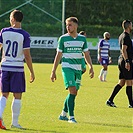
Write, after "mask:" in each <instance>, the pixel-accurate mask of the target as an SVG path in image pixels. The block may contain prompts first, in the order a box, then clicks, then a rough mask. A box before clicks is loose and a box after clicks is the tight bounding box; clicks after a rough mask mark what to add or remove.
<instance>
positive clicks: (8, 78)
mask: <svg viewBox="0 0 133 133" xmlns="http://www.w3.org/2000/svg"><path fill="white" fill-rule="evenodd" d="M22 20H23V13H22V12H21V11H19V10H14V11H12V12H11V14H10V24H11V27H9V28H3V29H2V30H1V32H0V47H3V52H2V61H1V69H2V77H1V79H2V86H1V93H2V95H1V98H0V128H1V129H6V127H5V126H4V124H3V120H2V114H3V112H4V109H5V106H6V101H7V98H8V96H9V93H10V92H11V93H13V96H14V98H13V100H12V105H11V110H12V123H11V127H12V128H22V127H21V126H20V125H19V123H18V117H19V115H20V109H21V98H22V93H23V92H25V74H24V59H25V62H26V64H27V66H28V68H29V71H30V82H33V81H34V79H35V76H34V70H33V66H32V58H31V55H30V35H29V33H28V32H26V31H24V30H23V29H21V22H22Z"/></svg>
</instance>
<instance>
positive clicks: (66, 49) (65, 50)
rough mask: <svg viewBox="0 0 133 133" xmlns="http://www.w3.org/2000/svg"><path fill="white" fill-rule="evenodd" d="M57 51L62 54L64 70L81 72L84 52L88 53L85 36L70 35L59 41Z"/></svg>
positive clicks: (65, 35)
mask: <svg viewBox="0 0 133 133" xmlns="http://www.w3.org/2000/svg"><path fill="white" fill-rule="evenodd" d="M57 51H59V52H62V68H71V69H74V70H78V71H79V70H81V60H82V58H83V57H82V52H83V51H84V52H85V51H88V47H87V41H86V38H85V37H84V36H83V35H79V34H78V35H77V37H76V38H73V37H71V36H70V35H69V34H68V33H67V34H64V35H62V36H61V37H60V38H59V40H58V47H57Z"/></svg>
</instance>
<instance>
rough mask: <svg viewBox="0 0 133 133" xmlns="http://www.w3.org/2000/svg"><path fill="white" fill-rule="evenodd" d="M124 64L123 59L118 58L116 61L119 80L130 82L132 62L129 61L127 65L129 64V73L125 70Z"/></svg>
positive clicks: (132, 68) (132, 77)
mask: <svg viewBox="0 0 133 133" xmlns="http://www.w3.org/2000/svg"><path fill="white" fill-rule="evenodd" d="M125 63H126V62H125V60H124V58H122V57H120V58H119V59H118V68H119V79H125V80H132V79H133V71H132V70H133V67H132V60H129V63H130V70H129V71H128V70H127V69H126V68H125Z"/></svg>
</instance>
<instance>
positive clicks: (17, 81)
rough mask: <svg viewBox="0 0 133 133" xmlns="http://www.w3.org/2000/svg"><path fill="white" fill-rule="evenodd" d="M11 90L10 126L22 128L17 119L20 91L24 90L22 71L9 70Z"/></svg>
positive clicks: (19, 107) (19, 108)
mask: <svg viewBox="0 0 133 133" xmlns="http://www.w3.org/2000/svg"><path fill="white" fill-rule="evenodd" d="M11 92H12V93H13V96H14V98H13V100H12V105H11V110H12V124H11V127H12V128H14V127H15V128H22V127H21V126H20V125H19V123H18V119H19V116H20V110H21V98H22V93H23V92H25V75H24V72H11Z"/></svg>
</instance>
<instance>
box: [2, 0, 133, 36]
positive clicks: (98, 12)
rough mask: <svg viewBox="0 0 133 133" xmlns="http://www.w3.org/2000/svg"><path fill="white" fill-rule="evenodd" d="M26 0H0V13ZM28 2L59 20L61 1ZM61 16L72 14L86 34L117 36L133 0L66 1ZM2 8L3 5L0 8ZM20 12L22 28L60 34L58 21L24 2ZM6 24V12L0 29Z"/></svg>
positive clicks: (132, 14) (132, 8)
mask: <svg viewBox="0 0 133 133" xmlns="http://www.w3.org/2000/svg"><path fill="white" fill-rule="evenodd" d="M25 1H26V0H21V1H18V0H6V1H5V0H0V14H2V13H4V12H6V11H8V10H10V9H12V8H14V7H16V6H18V5H20V4H22V3H24V2H25ZM32 3H33V4H35V5H37V6H38V7H40V8H41V9H43V10H45V11H47V12H48V13H50V14H52V15H53V16H55V17H57V18H58V19H60V20H61V17H62V0H32ZM65 5H66V6H65V7H66V8H65V18H67V17H70V16H76V17H77V18H78V19H79V30H85V31H86V32H87V33H88V36H89V37H97V36H102V34H103V32H104V31H109V32H110V33H111V37H114V38H117V37H118V36H119V34H120V33H121V31H122V28H121V22H122V21H123V20H124V19H130V20H132V17H133V0H122V1H121V0H66V3H65ZM2 7H3V8H2ZM20 10H22V11H23V12H24V15H25V17H24V23H23V28H24V29H26V30H27V31H29V32H30V34H31V35H34V36H36V35H37V36H60V35H61V34H62V33H61V32H62V29H61V23H60V22H59V21H56V20H55V19H53V18H51V17H50V16H48V15H47V14H45V13H43V12H41V11H40V10H38V9H36V8H35V7H33V6H31V5H30V4H27V5H25V6H23V7H21V8H20ZM6 26H9V14H7V15H5V16H4V17H2V18H0V29H1V28H3V27H6Z"/></svg>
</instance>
